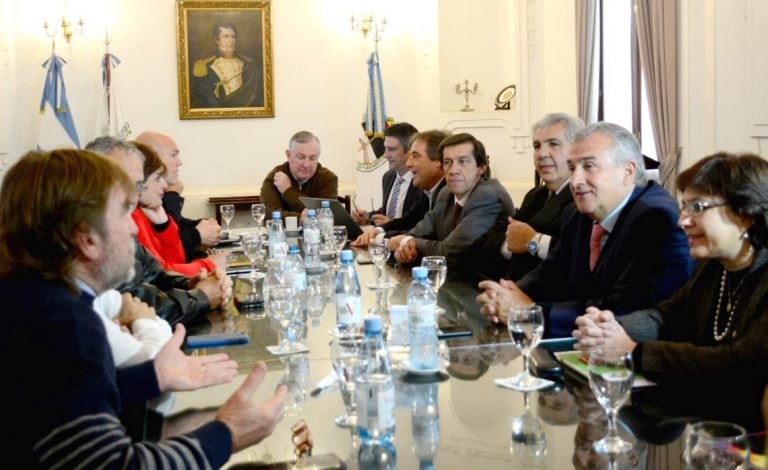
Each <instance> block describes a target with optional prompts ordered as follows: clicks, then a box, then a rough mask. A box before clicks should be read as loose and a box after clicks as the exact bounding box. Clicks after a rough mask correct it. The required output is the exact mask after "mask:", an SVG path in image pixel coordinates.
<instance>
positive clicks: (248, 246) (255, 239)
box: [242, 233, 264, 286]
mask: <svg viewBox="0 0 768 470" xmlns="http://www.w3.org/2000/svg"><path fill="white" fill-rule="evenodd" d="M242 245H243V254H244V255H245V256H246V257H247V258H248V259H249V260H250V261H251V274H250V275H249V276H250V278H251V279H253V280H255V279H258V278H259V277H264V276H263V275H262V276H259V275H258V274H259V273H257V271H256V262H257V261H259V260H260V259H261V235H259V234H258V233H248V234H246V235H244V236H243V240H242ZM254 286H255V284H254Z"/></svg>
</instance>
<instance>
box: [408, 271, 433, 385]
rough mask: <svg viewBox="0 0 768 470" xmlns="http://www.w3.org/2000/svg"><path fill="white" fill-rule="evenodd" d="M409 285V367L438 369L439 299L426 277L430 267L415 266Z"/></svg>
mask: <svg viewBox="0 0 768 470" xmlns="http://www.w3.org/2000/svg"><path fill="white" fill-rule="evenodd" d="M412 278H413V280H412V281H411V285H410V287H408V297H407V299H408V338H409V340H410V345H411V351H410V356H409V360H410V366H411V368H413V369H416V370H431V369H436V368H437V333H436V331H437V320H436V316H435V307H436V302H437V298H436V296H435V291H434V290H432V286H430V285H429V281H428V280H427V268H425V267H422V266H418V267H415V268H413V271H412Z"/></svg>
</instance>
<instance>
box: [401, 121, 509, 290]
mask: <svg viewBox="0 0 768 470" xmlns="http://www.w3.org/2000/svg"><path fill="white" fill-rule="evenodd" d="M438 153H439V155H440V161H441V163H442V166H443V170H444V172H445V180H446V187H444V188H443V189H442V190H441V191H440V193H439V195H438V196H437V201H436V203H435V205H434V207H433V208H432V209H431V210H430V211H429V212H427V214H426V215H425V216H424V218H423V219H422V220H421V222H419V223H418V224H417V225H416V226H415V227H414V228H413V229H411V231H410V232H408V233H407V234H406V235H400V236H397V237H394V238H393V239H392V240H391V241H390V247H392V246H395V247H397V248H396V250H395V259H396V260H397V261H398V262H399V263H409V262H412V261H415V260H416V259H418V258H419V257H421V256H432V255H440V256H445V258H446V260H447V261H448V268H449V272H451V271H453V272H454V274H455V273H456V271H458V270H457V269H456V268H458V267H459V266H461V269H462V272H463V273H464V274H470V273H471V274H483V275H487V276H493V275H494V274H497V273H493V272H488V269H487V268H488V266H495V265H496V264H495V263H491V262H490V261H492V260H493V259H494V258H498V252H496V251H493V252H490V251H487V250H484V249H483V244H484V242H485V240H486V237H488V236H489V235H490V234H493V233H498V232H501V233H504V230H505V228H506V225H507V217H511V216H513V215H515V207H514V204H513V203H512V199H511V198H510V197H509V193H507V190H506V189H504V187H502V186H501V184H499V182H498V181H496V180H494V179H489V180H486V179H484V178H483V173H484V172H485V170H486V169H487V167H488V155H486V153H485V146H483V144H482V142H480V141H479V140H477V139H476V138H475V137H473V136H472V135H470V134H466V133H463V134H456V135H452V136H450V137H448V138H446V139H445V140H443V142H442V143H440V146H439V148H438ZM462 277H464V276H462Z"/></svg>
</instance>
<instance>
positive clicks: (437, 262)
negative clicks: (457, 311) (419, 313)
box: [421, 256, 448, 316]
mask: <svg viewBox="0 0 768 470" xmlns="http://www.w3.org/2000/svg"><path fill="white" fill-rule="evenodd" d="M421 265H422V266H424V267H425V268H427V279H428V280H429V284H430V285H431V286H432V290H434V291H435V295H437V291H438V290H440V288H441V287H442V286H443V284H444V283H445V278H446V276H448V263H447V262H446V261H445V256H425V257H423V258H421ZM435 313H437V315H438V316H440V315H442V314H444V313H445V309H443V308H442V307H437V308H436V309H435Z"/></svg>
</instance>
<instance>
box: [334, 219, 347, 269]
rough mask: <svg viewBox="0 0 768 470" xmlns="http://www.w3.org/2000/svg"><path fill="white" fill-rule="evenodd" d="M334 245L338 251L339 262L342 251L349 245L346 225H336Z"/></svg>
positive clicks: (337, 258) (337, 259)
mask: <svg viewBox="0 0 768 470" xmlns="http://www.w3.org/2000/svg"><path fill="white" fill-rule="evenodd" d="M332 236H333V245H334V248H335V249H336V262H339V259H340V258H341V250H343V249H344V245H346V244H347V227H346V226H344V225H334V226H333V231H332Z"/></svg>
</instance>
